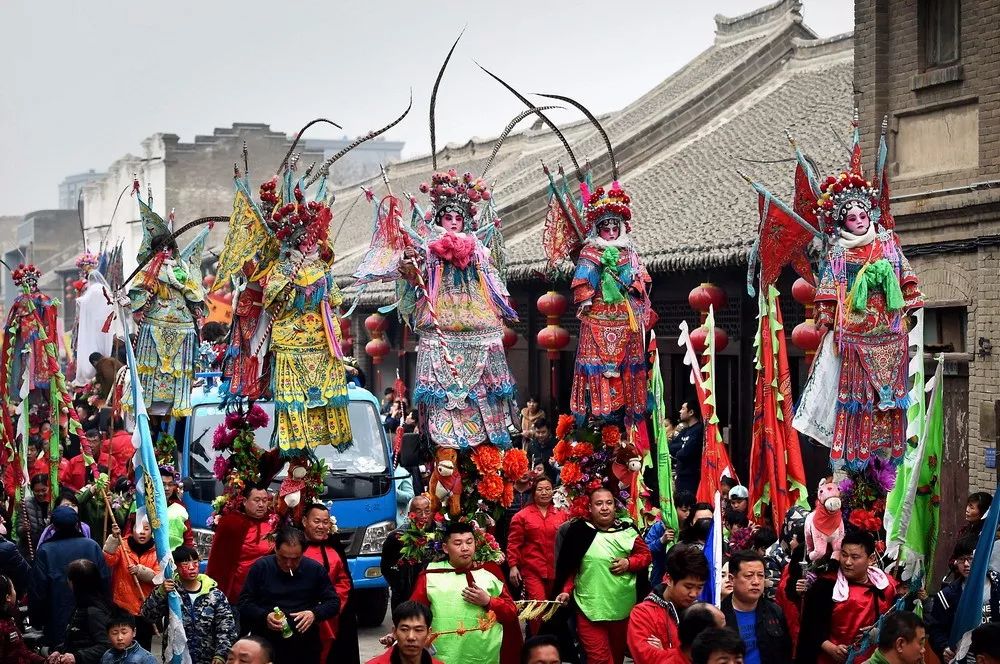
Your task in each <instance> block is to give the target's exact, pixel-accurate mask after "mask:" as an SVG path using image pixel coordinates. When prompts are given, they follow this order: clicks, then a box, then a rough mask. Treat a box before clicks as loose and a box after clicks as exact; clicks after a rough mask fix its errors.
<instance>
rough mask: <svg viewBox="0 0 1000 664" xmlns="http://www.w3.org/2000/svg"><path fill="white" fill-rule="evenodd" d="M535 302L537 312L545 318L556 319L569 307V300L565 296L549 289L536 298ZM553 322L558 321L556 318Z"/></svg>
mask: <svg viewBox="0 0 1000 664" xmlns="http://www.w3.org/2000/svg"><path fill="white" fill-rule="evenodd" d="M536 304H537V306H538V311H539V313H541V314H542V315H543V316H545V317H546V318H556V319H558V318H559V317H560V316H562V315H563V314H564V313H566V309H568V308H569V301H568V300H567V299H566V296H565V295H563V294H562V293H558V292H556V291H549V292H548V293H546V294H545V295H543V296H541V297H540V298H538V302H537V303H536ZM547 322H548V323H550V324H551V323H552V321H547ZM555 322H557V323H558V322H559V321H558V320H556V321H555Z"/></svg>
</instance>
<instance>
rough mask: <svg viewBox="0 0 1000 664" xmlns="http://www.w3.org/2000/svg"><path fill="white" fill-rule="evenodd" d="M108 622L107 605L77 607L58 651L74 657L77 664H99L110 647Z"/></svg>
mask: <svg viewBox="0 0 1000 664" xmlns="http://www.w3.org/2000/svg"><path fill="white" fill-rule="evenodd" d="M110 621H111V606H110V605H109V604H107V603H104V602H96V603H94V604H91V605H90V606H78V607H77V608H76V609H75V610H74V611H73V615H72V616H71V617H70V619H69V625H68V626H67V627H66V642H65V644H63V647H62V648H59V651H60V652H64V653H67V654H70V655H73V656H75V657H76V661H77V664H100V661H101V657H103V656H104V653H105V652H106V651H107V650H108V648H110V647H111V642H110V641H109V640H108V623H109V622H110Z"/></svg>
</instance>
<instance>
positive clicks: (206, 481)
mask: <svg viewBox="0 0 1000 664" xmlns="http://www.w3.org/2000/svg"><path fill="white" fill-rule="evenodd" d="M258 405H260V407H261V408H263V409H264V410H265V412H267V414H268V417H269V418H270V423H269V425H268V426H267V427H264V428H262V429H258V430H257V431H256V432H255V436H256V441H257V445H258V447H260V448H261V449H269V448H270V446H271V431H272V430H273V428H274V404H273V403H270V402H258ZM348 413H349V415H350V418H351V431H352V433H353V434H354V444H353V445H352V446H351V447H350V448H348V449H346V450H344V451H343V452H338V451H337V450H336V449H334V448H333V447H332V446H330V445H323V446H321V447H319V448H317V449H316V450H315V452H316V456H317V457H319V458H320V459H323V460H324V461H326V465H327V466H328V467H329V468H330V470H331V474H332V475H333V476H337V475H344V476H346V477H351V476H354V477H357V476H371V475H375V476H380V475H381V476H384V475H387V474H388V473H387V471H388V467H389V459H388V456H387V453H386V447H385V444H384V442H383V437H382V436H383V433H382V422H381V420H380V418H379V415H378V412H377V411H376V410H375V406H374V405H373V404H371V403H369V402H367V401H351V402H350V406H349V410H348ZM225 417H226V412H225V410H224V409H222V408H220V407H219V405H218V404H202V405H198V406H195V407H194V410H193V412H192V413H191V420H190V425H189V426H190V429H189V430H190V436H191V444H190V455H189V462H190V465H189V470H188V474H189V475H190V476H191V479H193V480H194V484H195V490H194V491H193V494H195V495H192V498H194V499H195V500H212V499H213V498H214V497H215V496H216V495H218V493H219V492H220V490H221V483H218V482H216V481H215V475H214V473H213V471H212V469H213V466H214V464H215V459H216V457H217V456H219V453H218V452H217V451H216V450H214V449H213V448H212V437H213V435H214V434H215V429H216V428H217V427H218V426H219V424H221V423H222V421H223V420H224V419H225ZM282 477H284V474H282V475H279V476H278V479H279V480H280V479H281V478H282ZM329 483H330V481H329V480H328V484H329ZM338 484H340V483H339V482H338ZM362 484H364V483H362ZM369 484H370V483H369ZM209 487H212V488H211V489H210V488H209ZM358 488H361V487H358ZM372 488H373V487H371V486H368V487H367V488H362V491H361V492H363V493H367V494H369V495H371V491H372ZM337 493H340V492H339V491H338V492H337ZM378 493H379V492H376V494H375V495H378ZM343 497H346V496H343Z"/></svg>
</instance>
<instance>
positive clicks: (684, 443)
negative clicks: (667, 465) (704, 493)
mask: <svg viewBox="0 0 1000 664" xmlns="http://www.w3.org/2000/svg"><path fill="white" fill-rule="evenodd" d="M704 447H705V425H704V424H702V422H701V420H698V421H697V422H695V423H694V424H692V425H691V426H689V427H686V428H685V429H682V430H681V432H680V433H678V434H677V435H676V436H674V439H673V440H672V441H671V442H670V454H671V456H673V458H674V472H675V473H676V474H677V482H676V489H677V491H680V490H681V489H687V490H688V491H691V492H692V493H695V492H697V490H698V482H699V480H700V479H701V452H702V449H703V448H704ZM692 487H693V488H692Z"/></svg>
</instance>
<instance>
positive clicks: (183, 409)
mask: <svg viewBox="0 0 1000 664" xmlns="http://www.w3.org/2000/svg"><path fill="white" fill-rule="evenodd" d="M132 186H133V189H132V190H133V193H135V196H136V200H137V201H138V202H139V211H140V218H141V221H142V230H143V236H142V244H141V245H140V247H139V253H138V256H137V260H138V261H139V264H140V267H141V275H142V278H141V280H140V281H139V282H138V283H136V284H134V285H132V287H131V288H130V290H129V291H128V296H129V299H130V308H131V312H132V318H133V320H134V321H135V323H136V324H137V325H138V327H139V337H138V340H137V342H136V349H135V355H136V361H137V362H138V366H137V369H138V373H139V379H140V380H141V381H142V393H143V396H144V398H145V399H146V409H147V411H148V412H149V414H150V415H151V416H159V417H163V416H169V417H185V416H187V415H190V414H191V385H192V383H193V381H194V367H195V359H196V357H197V352H198V328H199V325H200V321H201V319H202V318H203V317H204V315H205V291H204V289H203V288H202V284H201V281H202V279H201V254H202V252H203V251H204V250H205V242H206V240H207V239H208V233H209V230H211V223H210V224H209V225H207V226H206V227H205V228H203V229H202V230H201V231H199V233H198V234H197V235H196V236H195V237H194V239H193V240H191V242H190V243H188V244H187V245H186V246H185V247H184V248H183V249H181V250H178V248H177V240H176V238H175V236H174V234H172V233H171V229H170V227H168V225H167V223H166V222H164V220H163V218H162V217H160V215H158V214H156V213H155V212H153V208H152V205H153V197H152V193H151V192H150V193H149V195H148V198H147V200H146V201H143V200H142V197H141V195H140V194H139V181H138V180H135V181H134V182H133V185H132ZM171 217H172V214H171ZM130 279H131V277H130ZM125 396H126V399H125V404H126V406H127V407H128V408H129V409H130V410H132V411H133V412H134V408H135V405H134V404H133V403H132V399H131V397H132V394H131V393H127V394H126V395H125Z"/></svg>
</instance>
